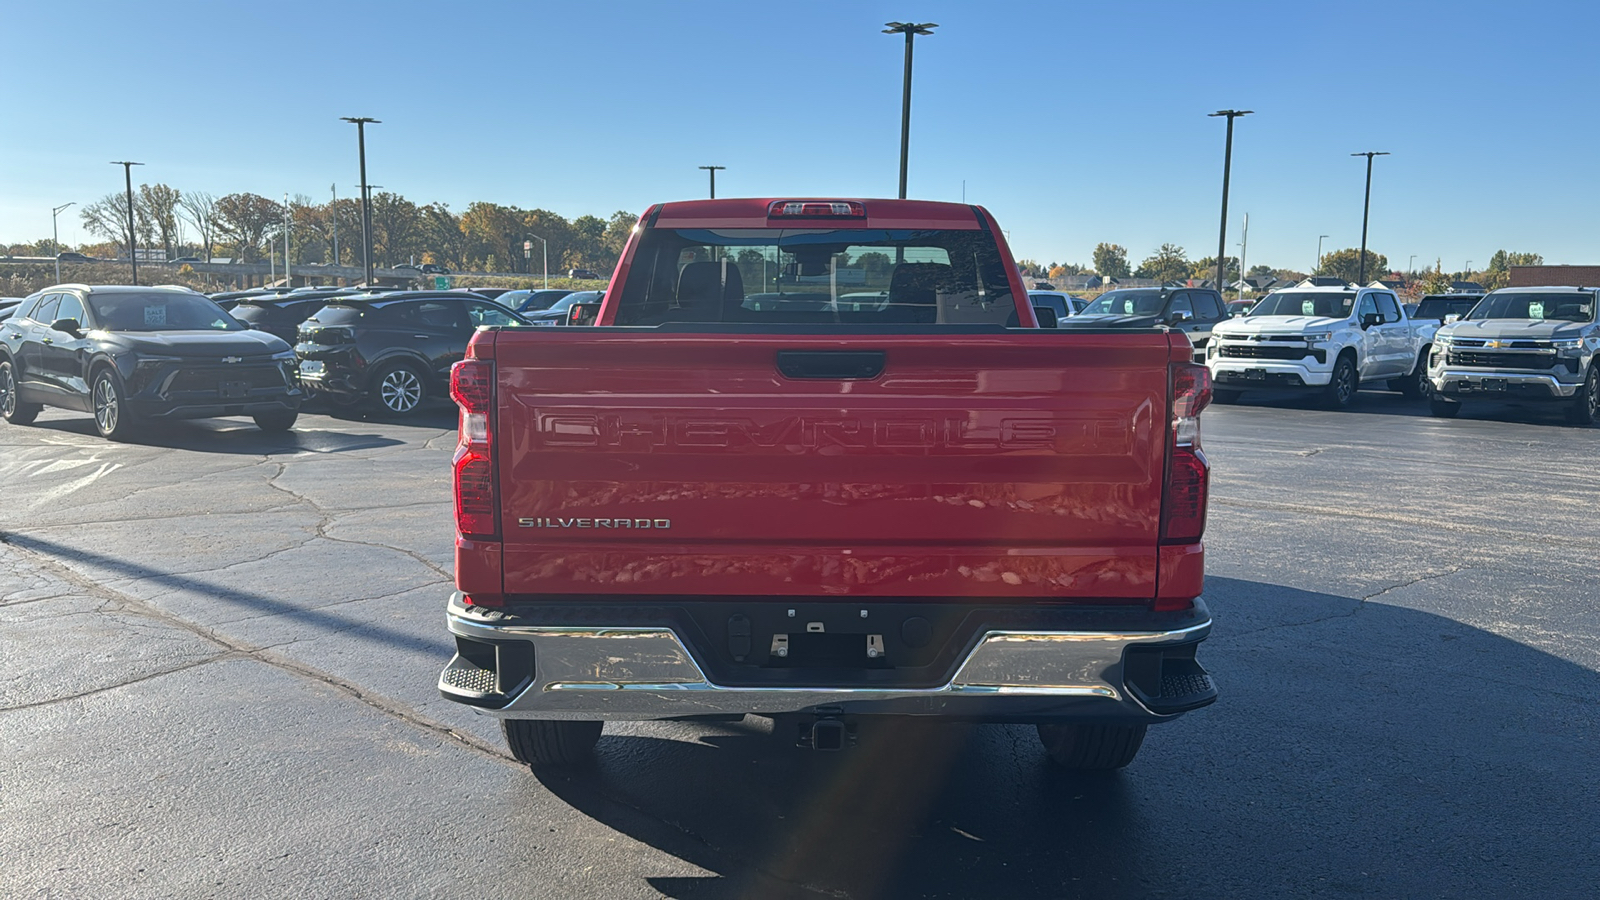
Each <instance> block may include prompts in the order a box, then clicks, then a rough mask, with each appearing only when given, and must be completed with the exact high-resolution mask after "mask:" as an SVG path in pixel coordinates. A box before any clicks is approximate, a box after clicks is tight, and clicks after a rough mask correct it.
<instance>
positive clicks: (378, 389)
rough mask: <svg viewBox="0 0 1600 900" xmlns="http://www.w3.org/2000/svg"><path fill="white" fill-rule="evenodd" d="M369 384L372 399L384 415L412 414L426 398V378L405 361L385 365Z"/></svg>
mask: <svg viewBox="0 0 1600 900" xmlns="http://www.w3.org/2000/svg"><path fill="white" fill-rule="evenodd" d="M371 384H372V400H373V402H374V403H375V404H377V409H378V411H379V412H382V413H384V414H385V415H391V416H409V415H413V414H415V413H416V412H417V410H418V409H420V408H421V407H422V404H423V403H424V402H425V401H426V400H427V399H428V383H427V379H425V378H423V376H422V374H421V373H420V372H418V371H417V370H416V368H415V367H413V366H411V365H408V364H406V363H395V364H394V365H390V366H385V367H384V368H383V369H382V370H380V371H379V372H378V375H377V377H376V378H373V379H372V382H371Z"/></svg>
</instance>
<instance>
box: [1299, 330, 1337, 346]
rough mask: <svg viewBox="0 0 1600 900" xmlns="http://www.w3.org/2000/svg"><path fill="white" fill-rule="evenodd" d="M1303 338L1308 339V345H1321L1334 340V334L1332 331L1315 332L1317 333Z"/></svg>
mask: <svg viewBox="0 0 1600 900" xmlns="http://www.w3.org/2000/svg"><path fill="white" fill-rule="evenodd" d="M1301 336H1302V337H1304V338H1305V339H1306V343H1308V344H1320V343H1323V342H1324V341H1331V340H1333V332H1331V331H1315V332H1312V333H1311V334H1306V335H1301Z"/></svg>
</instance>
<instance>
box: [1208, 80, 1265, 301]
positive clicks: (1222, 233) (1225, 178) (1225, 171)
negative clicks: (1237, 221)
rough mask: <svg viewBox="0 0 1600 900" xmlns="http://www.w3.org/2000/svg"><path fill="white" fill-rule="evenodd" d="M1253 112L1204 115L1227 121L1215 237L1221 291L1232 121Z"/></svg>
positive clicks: (1231, 153) (1222, 110)
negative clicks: (1219, 206) (1218, 228)
mask: <svg viewBox="0 0 1600 900" xmlns="http://www.w3.org/2000/svg"><path fill="white" fill-rule="evenodd" d="M1253 111H1254V110H1248V109H1219V110H1217V111H1216V112H1214V113H1206V115H1207V116H1208V117H1210V118H1216V117H1218V116H1226V117H1227V119H1228V140H1227V143H1226V144H1225V145H1224V146H1225V149H1224V150H1223V151H1222V228H1221V230H1220V232H1219V233H1218V235H1217V290H1218V291H1222V290H1223V282H1222V276H1223V269H1224V267H1225V265H1226V263H1227V260H1226V259H1225V257H1224V255H1223V254H1225V253H1227V252H1228V174H1229V172H1228V170H1229V169H1231V168H1232V167H1233V120H1234V119H1237V118H1238V117H1240V116H1248V115H1250V114H1251V113H1252V112H1253Z"/></svg>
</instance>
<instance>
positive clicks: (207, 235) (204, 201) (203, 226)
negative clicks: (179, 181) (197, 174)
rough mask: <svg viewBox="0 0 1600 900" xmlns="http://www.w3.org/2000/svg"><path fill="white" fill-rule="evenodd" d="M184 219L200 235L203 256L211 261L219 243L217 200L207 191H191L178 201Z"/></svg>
mask: <svg viewBox="0 0 1600 900" xmlns="http://www.w3.org/2000/svg"><path fill="white" fill-rule="evenodd" d="M178 206H179V207H180V208H181V209H182V210H183V216H184V218H186V219H188V220H189V223H190V224H191V225H193V226H194V230H195V231H198V232H199V233H200V247H201V249H202V250H203V251H204V252H203V253H202V254H201V255H202V256H204V257H205V259H206V260H207V261H210V259H211V250H212V247H214V246H215V245H216V242H217V198H215V197H213V196H211V195H210V194H208V193H206V192H205V191H190V192H189V193H187V194H184V195H182V196H181V197H180V198H179V199H178Z"/></svg>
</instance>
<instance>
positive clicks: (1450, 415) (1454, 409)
mask: <svg viewBox="0 0 1600 900" xmlns="http://www.w3.org/2000/svg"><path fill="white" fill-rule="evenodd" d="M1428 412H1429V413H1430V414H1431V415H1432V416H1433V417H1434V418H1435V419H1454V418H1455V417H1456V416H1458V415H1460V414H1461V404H1459V403H1457V402H1455V401H1454V400H1440V399H1439V398H1438V397H1434V398H1433V399H1431V400H1429V401H1428Z"/></svg>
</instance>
